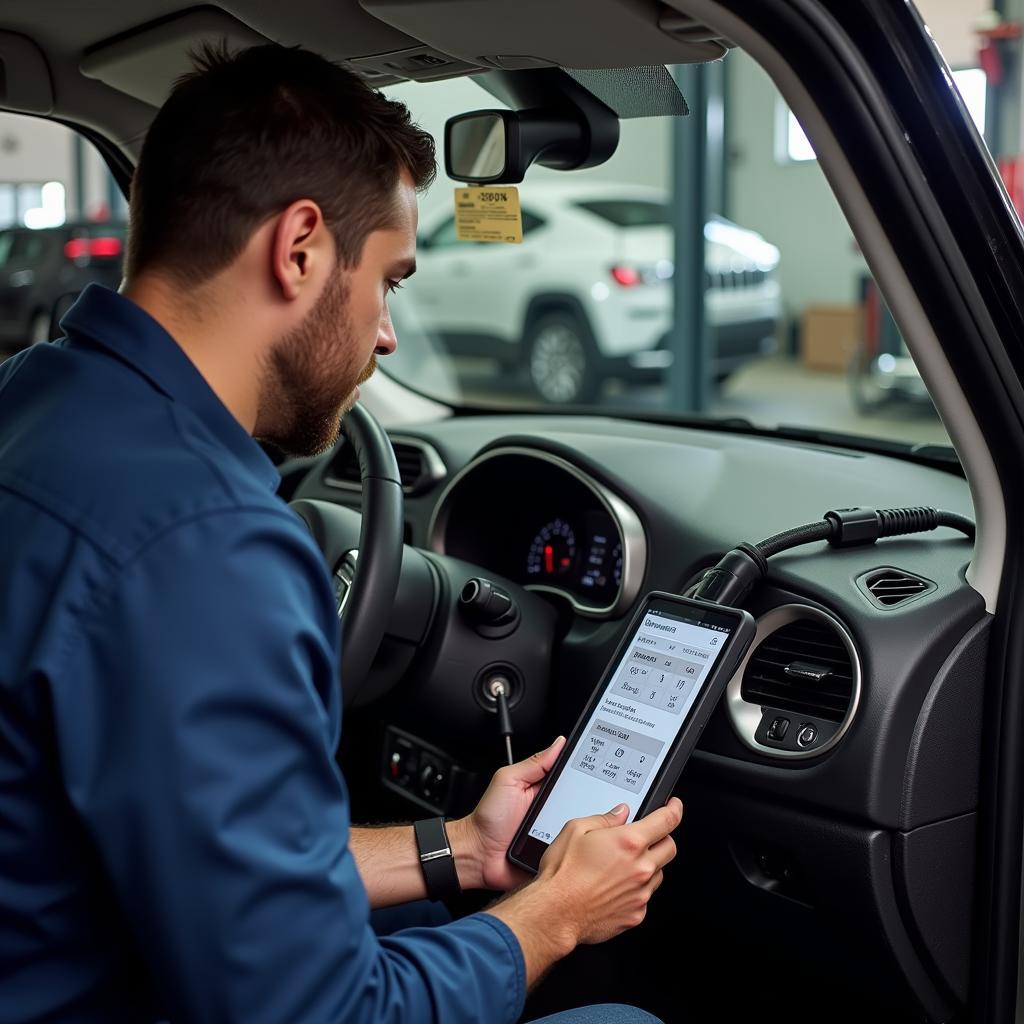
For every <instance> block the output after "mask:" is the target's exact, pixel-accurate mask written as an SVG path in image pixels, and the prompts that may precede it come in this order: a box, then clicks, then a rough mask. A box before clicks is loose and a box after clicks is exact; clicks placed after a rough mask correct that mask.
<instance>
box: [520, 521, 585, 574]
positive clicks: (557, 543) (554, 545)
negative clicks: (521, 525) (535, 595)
mask: <svg viewBox="0 0 1024 1024" xmlns="http://www.w3.org/2000/svg"><path fill="white" fill-rule="evenodd" d="M520 550H522V549H521V548H520ZM575 561H576V534H574V533H573V530H572V527H571V526H570V525H569V524H568V523H567V522H566V521H565V520H564V519H554V520H552V521H551V522H550V523H547V524H546V525H544V526H542V527H541V529H540V532H539V533H538V534H537V536H536V537H534V538H533V543H532V544H530V551H529V554H528V555H527V557H526V574H527V575H528V576H532V577H535V578H539V579H556V578H557V577H559V576H564V575H565V574H566V573H567V572H569V570H570V569H571V568H572V567H573V563H574V562H575Z"/></svg>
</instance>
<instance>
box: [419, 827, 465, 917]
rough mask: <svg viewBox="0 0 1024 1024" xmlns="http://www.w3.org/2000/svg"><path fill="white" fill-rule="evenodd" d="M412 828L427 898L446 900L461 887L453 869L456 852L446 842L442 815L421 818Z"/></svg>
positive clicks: (456, 894) (456, 893)
mask: <svg viewBox="0 0 1024 1024" xmlns="http://www.w3.org/2000/svg"><path fill="white" fill-rule="evenodd" d="M413 831H414V832H415V833H416V846H417V847H418V849H419V854H420V867H421V868H422V869H423V880H424V881H425V882H426V883H427V898H428V899H431V900H446V899H451V897H453V896H458V895H459V893H460V892H462V886H461V885H459V875H458V872H457V871H456V870H455V855H454V854H453V853H452V847H451V843H449V842H448V833H447V832H446V831H445V827H444V818H424V820H423V821H417V822H415V823H414V824H413Z"/></svg>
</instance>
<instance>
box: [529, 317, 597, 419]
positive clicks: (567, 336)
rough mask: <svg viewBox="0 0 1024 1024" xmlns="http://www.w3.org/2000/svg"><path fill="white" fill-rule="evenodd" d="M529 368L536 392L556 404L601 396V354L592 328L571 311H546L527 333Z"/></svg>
mask: <svg viewBox="0 0 1024 1024" xmlns="http://www.w3.org/2000/svg"><path fill="white" fill-rule="evenodd" d="M526 351H527V370H528V371H529V374H530V384H531V385H532V386H533V389H534V391H536V392H537V394H538V395H539V396H540V397H541V398H542V399H543V400H544V401H545V402H548V403H550V404H552V405H570V404H575V403H580V402H591V401H593V400H594V399H595V398H596V397H597V393H598V390H599V379H598V374H597V367H596V366H595V363H596V362H597V353H596V349H595V346H594V339H593V336H592V335H591V333H590V329H589V328H588V327H587V325H586V324H585V323H583V322H582V321H581V320H580V318H579V317H577V316H575V315H573V314H572V313H568V312H555V313H545V314H543V315H542V316H539V317H538V318H537V319H536V320H534V321H533V323H532V324H531V325H530V327H529V329H528V331H527V336H526Z"/></svg>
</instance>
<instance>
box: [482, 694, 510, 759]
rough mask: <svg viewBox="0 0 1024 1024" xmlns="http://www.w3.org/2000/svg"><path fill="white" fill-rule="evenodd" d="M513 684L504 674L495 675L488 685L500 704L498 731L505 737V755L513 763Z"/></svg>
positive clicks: (495, 699)
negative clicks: (511, 699)
mask: <svg viewBox="0 0 1024 1024" xmlns="http://www.w3.org/2000/svg"><path fill="white" fill-rule="evenodd" d="M510 690H511V686H510V685H509V681H508V680H507V679H506V678H505V677H504V676H495V677H494V678H493V679H492V680H491V682H490V685H489V687H488V691H489V692H490V695H491V696H492V697H493V698H494V701H495V703H496V704H497V705H498V733H499V735H501V736H503V737H504V738H505V756H506V757H507V758H508V763H509V764H512V763H513V761H512V714H511V712H510V711H509V708H508V698H509V692H510Z"/></svg>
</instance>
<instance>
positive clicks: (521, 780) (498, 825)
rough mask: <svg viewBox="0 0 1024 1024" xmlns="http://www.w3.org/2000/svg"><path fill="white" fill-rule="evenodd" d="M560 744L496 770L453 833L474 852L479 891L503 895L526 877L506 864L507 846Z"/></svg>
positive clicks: (557, 741) (525, 874)
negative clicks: (477, 801)
mask: <svg viewBox="0 0 1024 1024" xmlns="http://www.w3.org/2000/svg"><path fill="white" fill-rule="evenodd" d="M564 743H565V737H564V736H559V737H558V739H556V740H555V742H554V743H552V744H551V746H550V747H548V748H547V750H542V751H541V752H540V753H538V754H533V755H531V756H530V757H528V758H526V760H525V761H519V762H518V763H516V764H510V765H506V766H505V767H504V768H499V769H498V771H496V772H495V773H494V777H493V778H492V779H491V784H490V785H489V786H488V787H487V792H485V793H484V795H483V796H482V797H481V799H480V803H478V804H477V806H476V810H474V811H473V813H472V814H470V815H469V816H468V817H466V818H464V819H462V821H461V822H459V823H458V825H459V826H460V828H458V829H456V831H457V832H458V831H462V830H464V834H465V837H466V841H467V842H468V843H470V844H472V845H473V846H474V847H475V849H476V857H475V858H474V860H475V861H476V862H477V863H479V866H480V875H481V877H480V885H481V886H482V887H483V888H485V889H499V890H501V891H503V892H504V891H506V890H508V889H512V888H514V887H515V886H517V885H519V884H520V883H521V882H525V881H526V880H527V879H528V878H529V877H530V876H529V875H528V874H527V873H526V872H525V871H521V870H520V869H519V868H517V867H515V866H513V865H512V864H510V863H509V861H508V857H507V854H508V848H509V844H510V843H511V842H512V837H513V836H514V835H515V834H516V829H518V828H519V826H520V824H521V823H522V820H523V818H525V817H526V812H527V811H528V810H529V809H530V804H531V803H533V798H534V797H535V796H536V795H537V791H538V790H539V789H540V786H541V783H542V782H543V781H544V777H545V776H546V775H547V773H548V772H549V771H551V768H552V767H553V765H554V763H555V760H556V759H557V757H558V754H559V752H560V751H561V749H562V746H563V744H564Z"/></svg>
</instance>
